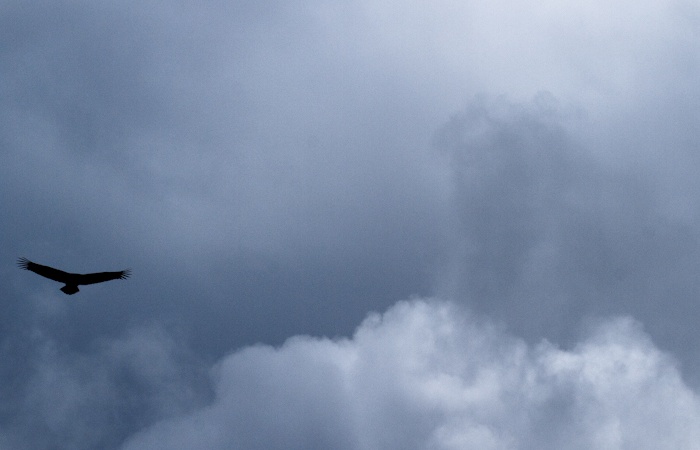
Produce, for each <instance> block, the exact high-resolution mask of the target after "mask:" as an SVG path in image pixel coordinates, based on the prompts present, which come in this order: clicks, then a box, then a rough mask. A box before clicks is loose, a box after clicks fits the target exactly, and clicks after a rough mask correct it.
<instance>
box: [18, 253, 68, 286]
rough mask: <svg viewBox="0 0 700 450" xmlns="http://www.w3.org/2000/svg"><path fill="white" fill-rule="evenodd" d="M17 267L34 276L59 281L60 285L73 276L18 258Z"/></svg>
mask: <svg viewBox="0 0 700 450" xmlns="http://www.w3.org/2000/svg"><path fill="white" fill-rule="evenodd" d="M17 265H18V266H19V267H21V268H22V269H25V270H30V271H32V272H34V273H36V274H39V275H41V276H42V277H46V278H48V279H50V280H54V281H60V282H61V283H67V282H68V281H69V280H70V279H71V278H72V277H73V276H74V274H72V273H68V272H64V271H62V270H58V269H54V268H53V267H49V266H42V265H41V264H37V263H33V262H31V261H30V260H28V259H27V258H19V259H18V260H17Z"/></svg>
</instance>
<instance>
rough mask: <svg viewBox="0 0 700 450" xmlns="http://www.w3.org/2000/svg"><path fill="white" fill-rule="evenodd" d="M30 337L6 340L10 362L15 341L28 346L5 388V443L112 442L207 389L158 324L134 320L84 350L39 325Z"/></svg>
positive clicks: (89, 445)
mask: <svg viewBox="0 0 700 450" xmlns="http://www.w3.org/2000/svg"><path fill="white" fill-rule="evenodd" d="M25 339H26V340H27V342H24V343H19V342H10V341H9V340H5V341H4V343H3V346H2V352H3V353H2V354H3V357H4V360H6V361H9V362H11V363H12V364H14V363H16V362H17V361H18V358H16V357H15V358H12V359H10V358H8V356H14V355H12V350H13V349H12V347H19V346H22V348H21V350H23V351H24V355H23V359H24V365H23V366H22V365H19V366H14V367H13V370H14V371H16V372H17V373H15V374H14V376H13V377H12V378H10V379H12V380H14V381H13V385H12V386H9V392H7V393H6V392H3V398H4V409H3V411H2V413H3V415H7V417H4V420H3V426H2V431H3V437H4V438H5V439H6V440H7V441H8V442H9V443H11V445H10V444H8V445H9V447H8V448H18V449H24V448H37V449H38V448H57V447H60V448H115V447H116V446H117V445H118V444H119V443H120V442H122V441H123V439H124V438H125V436H127V435H128V434H129V433H131V432H133V430H135V429H139V428H141V427H143V426H145V425H147V424H150V423H152V422H153V421H154V420H158V419H161V418H164V417H169V416H172V415H176V414H182V413H183V412H185V411H187V409H188V408H190V407H192V406H193V405H196V404H197V402H198V401H200V400H201V399H202V398H205V397H206V384H205V383H203V378H202V377H201V375H202V373H201V372H198V370H199V369H198V367H199V366H198V365H195V364H194V361H193V359H192V356H191V355H189V354H188V353H187V352H186V351H184V350H182V349H181V348H176V346H175V341H174V340H173V338H172V337H171V336H170V335H169V334H168V333H166V332H165V331H164V330H163V329H162V328H160V327H158V326H153V327H144V328H133V329H131V330H130V331H129V332H127V333H126V334H125V335H124V336H120V337H117V338H114V339H104V340H102V341H101V342H99V343H95V344H94V345H93V348H91V349H89V350H86V351H83V352H80V351H75V350H72V349H70V348H68V347H67V346H65V345H62V344H61V343H60V342H58V341H56V340H55V339H53V338H51V337H50V336H49V335H47V334H46V333H45V332H43V331H40V330H39V329H38V328H37V329H35V330H33V331H32V332H31V333H29V334H28V335H27V336H25ZM180 345H181V344H180ZM17 350H19V349H15V351H17ZM8 353H9V354H8ZM198 379H199V380H200V381H198ZM4 388H5V389H7V388H8V386H4ZM0 444H2V441H0Z"/></svg>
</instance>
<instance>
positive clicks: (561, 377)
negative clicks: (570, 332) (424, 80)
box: [125, 300, 700, 449]
mask: <svg viewBox="0 0 700 450" xmlns="http://www.w3.org/2000/svg"><path fill="white" fill-rule="evenodd" d="M261 374H264V376H261ZM213 376H214V379H215V391H216V394H215V400H214V402H213V403H212V404H211V405H210V406H207V407H206V408H202V409H200V410H198V411H196V412H194V413H191V414H188V415H186V416H184V417H180V418H176V419H171V420H167V421H165V422H162V423H159V424H157V425H155V426H153V427H151V428H150V429H148V430H146V431H144V432H142V433H140V434H139V435H137V436H135V437H134V438H133V439H132V440H130V441H129V442H128V443H127V445H126V447H125V448H128V449H141V448H163V449H166V448H167V449H174V448H182V449H185V448H187V449H190V448H211V449H219V448H220V449H224V448H261V449H262V448H266V449H273V448H280V449H281V448H318V449H321V448H334V449H342V448H348V449H377V448H383V449H393V448H396V449H412V448H416V449H418V448H433V449H471V448H473V449H541V448H546V449H558V448H571V449H622V448H648V449H664V448H668V449H675V448H693V447H694V446H695V445H696V443H697V440H698V438H700V434H698V433H699V432H698V426H699V425H700V401H699V399H698V397H697V396H696V395H695V394H694V393H693V391H692V390H690V389H689V388H688V387H686V386H685V385H684V383H683V382H682V380H681V377H680V375H679V373H678V371H677V369H676V367H675V365H674V363H673V361H672V360H671V359H670V358H669V357H668V356H667V355H664V354H663V353H662V352H660V351H659V350H658V349H656V348H655V347H654V345H653V344H652V342H651V341H650V340H649V338H648V336H647V335H646V334H645V333H644V332H643V331H642V329H641V325H640V324H638V323H637V322H635V321H634V320H632V319H629V318H618V319H611V320H609V321H606V322H604V323H601V324H599V325H597V326H596V327H594V328H593V329H591V330H590V333H589V334H588V335H587V336H586V337H585V338H584V339H583V340H582V341H580V342H579V343H577V344H576V345H575V346H574V347H573V348H571V349H569V350H564V349H560V348H558V347H556V346H554V345H552V344H550V343H549V342H546V341H544V342H542V343H540V344H538V345H534V346H529V345H527V344H525V343H524V342H523V341H522V340H519V339H516V338H513V337H511V336H509V335H507V334H505V333H504V332H503V331H502V330H500V329H498V328H494V327H493V326H492V325H490V324H488V323H483V322H482V323H479V322H477V321H475V320H474V319H473V318H472V317H470V316H469V315H468V314H466V313H464V312H463V311H461V310H460V309H459V308H457V307H456V306H455V305H454V304H450V303H444V302H436V301H422V300H421V301H418V300H416V301H411V302H401V303H399V304H397V305H396V306H394V307H392V308H391V309H390V310H389V311H387V312H386V313H385V314H383V315H378V314H373V315H371V316H370V317H368V318H367V319H366V320H365V321H364V322H363V324H362V325H361V326H360V327H359V328H358V329H357V331H356V332H355V334H354V336H353V337H352V339H342V340H328V339H318V338H311V337H295V338H292V339H290V340H288V341H287V342H286V343H285V344H284V345H283V346H281V347H279V348H273V347H269V346H256V347H250V348H246V349H242V350H240V351H238V352H236V353H233V354H231V355H229V356H227V357H225V358H224V359H223V360H222V361H221V362H220V363H219V364H217V366H216V368H215V369H214V371H213Z"/></svg>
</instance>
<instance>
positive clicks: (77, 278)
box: [17, 258, 131, 295]
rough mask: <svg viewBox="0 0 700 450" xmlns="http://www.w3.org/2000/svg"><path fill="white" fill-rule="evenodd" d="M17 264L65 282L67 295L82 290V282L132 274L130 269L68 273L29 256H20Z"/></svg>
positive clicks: (89, 282)
mask: <svg viewBox="0 0 700 450" xmlns="http://www.w3.org/2000/svg"><path fill="white" fill-rule="evenodd" d="M17 265H18V266H19V267H21V268H22V269H24V270H30V271H32V272H34V273H37V274H39V275H41V276H42V277H46V278H48V279H50V280H54V281H58V282H60V283H65V286H63V287H62V288H61V291H63V292H64V293H65V294H67V295H73V294H75V293H76V292H78V291H79V290H80V289H78V285H81V284H95V283H102V282H103V281H109V280H126V279H127V278H129V276H130V275H131V270H130V269H126V270H121V271H119V272H96V273H86V274H82V273H68V272H64V271H62V270H58V269H54V268H53V267H49V266H42V265H41V264H37V263H34V262H31V261H30V260H28V259H27V258H19V259H18V260H17Z"/></svg>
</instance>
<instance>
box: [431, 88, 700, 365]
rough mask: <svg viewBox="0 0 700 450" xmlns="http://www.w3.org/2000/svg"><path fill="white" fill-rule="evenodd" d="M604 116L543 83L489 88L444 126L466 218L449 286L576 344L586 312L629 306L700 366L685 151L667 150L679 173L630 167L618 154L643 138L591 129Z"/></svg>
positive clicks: (447, 291) (516, 322)
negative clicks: (523, 98)
mask: <svg viewBox="0 0 700 450" xmlns="http://www.w3.org/2000/svg"><path fill="white" fill-rule="evenodd" d="M659 125H660V124H659ZM596 126H597V125H596V121H595V120H590V119H589V118H588V117H587V116H586V115H585V114H582V113H581V112H580V111H579V110H577V108H575V107H572V106H567V105H566V104H565V103H563V102H561V101H559V100H558V99H556V98H555V97H554V96H552V95H551V94H549V93H546V92H543V93H541V94H539V95H538V96H536V97H535V98H534V99H532V100H531V101H529V102H522V103H519V102H512V101H509V100H508V99H507V98H505V97H490V96H481V97H477V98H476V99H475V100H474V101H473V102H472V103H471V104H470V105H469V106H468V107H467V108H465V109H464V111H462V112H461V113H459V114H456V115H455V116H454V117H453V118H452V119H451V120H450V121H449V122H448V123H447V124H446V125H445V126H444V127H442V128H441V129H440V130H439V131H438V132H437V133H436V136H435V144H436V147H437V148H438V149H440V150H441V151H442V152H443V153H444V155H446V157H447V158H448V160H449V162H448V164H449V166H450V168H451V171H452V192H451V194H450V195H451V202H452V212H453V218H454V223H453V233H454V235H453V238H452V239H451V241H452V242H453V243H454V245H453V246H452V256H453V264H452V266H451V269H449V270H445V271H443V272H442V274H441V278H442V279H441V280H440V281H439V282H438V284H439V288H438V292H441V293H442V294H441V295H442V296H445V297H449V298H461V299H464V300H465V301H466V302H467V303H468V304H469V305H471V306H472V307H473V308H474V309H475V310H477V311H480V312H484V313H487V314H489V315H490V316H492V317H494V318H498V319H499V320H504V321H505V322H506V323H507V324H508V326H509V327H511V329H512V330H514V331H515V332H516V333H517V334H518V335H520V336H523V337H525V338H526V339H528V340H530V341H531V342H532V341H533V340H534V341H536V340H539V339H540V338H541V337H547V338H548V339H550V340H552V341H554V342H559V343H571V342H573V339H575V333H576V331H577V328H578V326H579V324H580V323H581V322H582V320H584V321H585V320H586V318H589V317H597V316H608V315H611V314H613V315H614V314H630V315H632V316H634V317H636V318H638V319H639V320H641V321H642V322H643V323H644V324H645V327H647V329H648V330H649V332H650V333H651V334H652V336H654V338H655V339H658V342H659V343H660V344H661V345H662V346H663V347H666V348H669V347H670V348H673V349H674V351H676V352H677V355H678V356H679V357H681V359H682V360H683V361H684V364H685V363H688V364H694V363H693V362H692V361H697V357H696V356H697V355H696V351H695V350H694V349H692V348H689V346H688V345H687V342H688V336H691V335H693V334H694V333H695V330H696V323H695V320H694V319H693V318H694V317H695V316H696V315H697V313H698V312H700V310H698V303H697V301H696V298H697V296H696V292H697V290H698V288H700V285H699V284H698V279H697V277H695V276H694V275H691V272H692V267H694V266H696V265H697V260H698V259H699V258H700V248H699V247H698V245H697V242H698V235H699V234H700V230H699V229H698V227H697V224H696V221H695V220H693V219H691V217H692V216H693V213H692V211H694V209H695V207H686V206H683V207H669V205H673V203H674V200H673V199H674V198H675V201H676V202H679V201H681V202H682V201H683V200H681V199H682V198H683V197H682V196H676V194H679V193H681V192H682V190H681V189H680V188H679V185H682V184H685V183H688V182H689V180H690V178H688V177H687V176H686V175H685V174H681V173H678V167H681V166H682V165H683V164H682V162H683V161H684V160H686V159H685V157H683V156H682V153H683V152H684V151H685V149H682V148H676V149H669V150H668V151H667V152H666V153H665V155H666V157H667V163H666V164H669V166H670V165H677V166H676V168H675V169H673V170H672V171H671V173H669V172H666V171H665V170H662V169H660V168H659V167H660V166H659V165H658V164H655V163H653V161H654V160H652V159H645V158H639V159H636V160H634V161H635V163H634V164H630V163H629V160H627V162H626V163H625V164H618V162H617V161H614V160H611V159H610V158H609V157H608V155H609V154H612V153H615V151H618V149H621V150H620V152H624V151H627V149H628V146H629V145H630V144H629V143H619V142H618V141H616V140H607V139H603V140H601V141H598V142H593V141H591V140H589V139H586V138H582V135H585V136H590V135H591V134H592V133H594V132H595V131H594V128H595V127H596ZM582 129H585V130H586V131H585V132H583V133H582V132H581V130H582ZM618 144H619V145H620V147H618ZM671 161H673V162H671ZM652 166H653V167H652ZM667 167H668V166H667ZM679 210H682V211H683V212H682V213H679ZM669 302H672V304H673V307H672V308H669V307H668V304H669ZM671 323H672V324H673V326H669V324H671Z"/></svg>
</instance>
